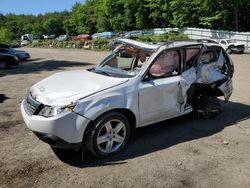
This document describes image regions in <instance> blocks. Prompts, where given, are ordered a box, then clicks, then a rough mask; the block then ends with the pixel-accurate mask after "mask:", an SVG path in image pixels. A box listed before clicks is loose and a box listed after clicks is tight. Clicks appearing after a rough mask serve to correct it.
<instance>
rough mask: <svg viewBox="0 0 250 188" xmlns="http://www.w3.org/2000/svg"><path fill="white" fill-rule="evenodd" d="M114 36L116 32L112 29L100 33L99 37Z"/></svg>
mask: <svg viewBox="0 0 250 188" xmlns="http://www.w3.org/2000/svg"><path fill="white" fill-rule="evenodd" d="M114 36H116V33H115V32H114V31H105V32H102V33H100V38H112V37H114Z"/></svg>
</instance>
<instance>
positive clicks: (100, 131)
mask: <svg viewBox="0 0 250 188" xmlns="http://www.w3.org/2000/svg"><path fill="white" fill-rule="evenodd" d="M129 136H130V124H129V121H128V119H127V118H126V117H125V116H124V115H122V114H121V113H118V112H108V113H106V114H104V115H102V116H100V117H99V118H97V119H96V120H95V122H94V123H93V125H92V127H91V128H90V131H89V134H88V138H87V147H88V149H89V150H90V151H91V152H92V153H93V154H94V155H96V156H97V157H107V156H110V155H113V154H116V153H118V152H120V151H122V150H123V149H124V148H125V146H126V145H127V142H128V140H129Z"/></svg>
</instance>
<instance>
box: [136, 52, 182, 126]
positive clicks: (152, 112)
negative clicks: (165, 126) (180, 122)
mask: <svg viewBox="0 0 250 188" xmlns="http://www.w3.org/2000/svg"><path fill="white" fill-rule="evenodd" d="M180 60H181V58H180V51H179V50H171V51H163V52H162V53H161V54H159V56H158V57H157V58H156V60H155V61H154V62H153V63H152V65H151V66H150V68H149V70H148V73H147V76H146V78H147V79H144V80H143V81H142V82H141V83H140V86H139V110H140V125H141V126H143V125H146V124H150V123H154V122H158V121H161V120H164V119H168V118H171V117H174V116H176V115H177V114H179V113H180V101H179V100H178V98H179V95H180V94H182V91H181V80H182V78H181V75H180V68H181V63H180Z"/></svg>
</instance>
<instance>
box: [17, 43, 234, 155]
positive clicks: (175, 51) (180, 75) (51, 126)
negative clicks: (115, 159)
mask: <svg viewBox="0 0 250 188" xmlns="http://www.w3.org/2000/svg"><path fill="white" fill-rule="evenodd" d="M119 42H120V43H121V45H119V46H118V47H117V48H116V49H115V50H114V51H113V52H112V53H111V54H110V55H109V56H108V57H106V58H105V59H104V60H103V61H101V62H100V63H99V64H98V65H97V66H96V67H94V68H92V69H89V70H77V71H68V72H61V73H56V74H54V75H52V76H50V77H48V78H46V79H44V80H42V81H40V82H38V83H37V84H35V85H34V86H32V87H31V88H30V90H29V92H28V94H27V96H26V98H25V99H24V100H23V101H22V104H21V112H22V116H23V119H24V121H25V123H26V124H27V126H28V127H29V128H30V129H31V130H32V131H33V132H34V133H35V134H36V135H37V136H38V137H39V138H40V139H41V140H43V141H45V142H46V143H48V144H50V145H51V146H52V147H55V148H71V149H75V150H77V149H81V147H82V146H84V147H85V146H86V147H87V148H88V149H89V150H90V151H91V152H92V153H93V154H95V155H96V156H99V157H105V156H109V155H112V154H115V153H117V152H119V151H121V150H122V149H124V147H125V146H126V144H127V142H128V140H129V136H130V133H131V131H132V130H133V129H135V128H137V127H142V126H146V125H149V124H152V123H156V122H159V121H163V120H167V119H170V118H173V117H177V116H181V115H184V114H187V113H190V112H192V111H195V112H197V113H198V114H202V115H205V116H213V115H216V114H218V113H219V111H220V107H219V104H220V103H218V101H217V99H216V97H217V96H221V95H224V96H225V100H226V101H228V99H229V97H230V95H231V93H232V79H231V78H232V76H233V63H232V61H231V59H230V57H228V55H227V54H226V53H225V51H224V50H223V48H222V47H221V46H220V45H218V44H215V43H201V42H187V41H184V42H180V41H179V42H174V43H168V44H162V45H153V44H147V43H142V42H138V41H134V40H129V39H120V40H119Z"/></svg>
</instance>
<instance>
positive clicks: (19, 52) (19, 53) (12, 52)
mask: <svg viewBox="0 0 250 188" xmlns="http://www.w3.org/2000/svg"><path fill="white" fill-rule="evenodd" d="M0 53H6V54H10V55H15V56H16V57H17V58H18V59H19V61H25V60H27V59H29V58H30V54H29V53H27V52H25V51H23V50H16V49H14V48H9V47H3V46H1V45H0Z"/></svg>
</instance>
